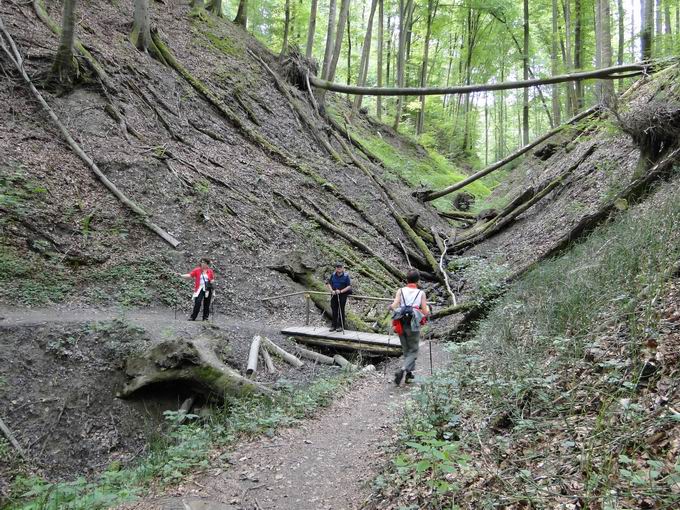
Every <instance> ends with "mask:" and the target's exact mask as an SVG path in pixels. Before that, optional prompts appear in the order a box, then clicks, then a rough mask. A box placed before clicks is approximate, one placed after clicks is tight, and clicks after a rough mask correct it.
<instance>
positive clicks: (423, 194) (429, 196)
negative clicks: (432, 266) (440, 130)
mask: <svg viewBox="0 0 680 510" xmlns="http://www.w3.org/2000/svg"><path fill="white" fill-rule="evenodd" d="M599 109H600V107H599V106H597V105H596V106H593V107H592V108H588V109H587V110H584V111H582V112H581V113H579V114H578V115H576V116H575V117H572V118H571V119H569V120H568V121H567V122H565V123H564V124H560V125H559V126H557V127H556V128H554V129H551V130H550V131H548V132H547V133H546V134H544V135H543V136H540V137H538V138H537V139H536V140H534V141H533V142H531V143H530V144H528V145H525V146H524V147H522V148H521V149H519V150H517V151H515V152H513V153H512V154H510V155H509V156H507V157H505V158H503V159H501V160H500V161H496V162H495V163H493V164H492V165H489V166H487V167H486V168H484V169H483V170H480V171H479V172H477V173H474V174H472V175H471V176H470V177H468V178H467V179H463V180H462V181H460V182H457V183H456V184H453V185H452V186H449V187H447V188H444V189H443V190H440V191H430V190H428V191H414V192H413V196H415V197H417V198H418V199H419V200H421V201H423V202H429V201H431V200H435V199H437V198H440V197H443V196H444V195H448V194H449V193H453V192H454V191H458V190H459V189H461V188H464V187H465V186H467V185H468V184H471V183H473V182H475V181H476V180H478V179H481V178H482V177H484V176H485V175H488V174H490V173H491V172H494V171H496V170H498V169H499V168H501V167H503V166H505V165H507V164H508V163H510V162H511V161H513V160H515V159H517V158H518V157H520V156H521V155H523V154H526V153H527V152H529V151H530V150H531V149H533V148H534V147H536V146H537V145H539V144H541V143H543V142H545V141H546V140H547V139H548V138H551V137H553V136H555V135H556V134H557V133H559V132H560V131H562V130H563V129H564V128H565V127H567V126H569V125H572V124H575V123H577V122H578V121H580V120H582V119H584V118H586V117H588V116H590V115H592V114H594V113H596V112H597V111H598V110H599Z"/></svg>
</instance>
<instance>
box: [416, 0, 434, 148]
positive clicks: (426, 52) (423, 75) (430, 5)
mask: <svg viewBox="0 0 680 510" xmlns="http://www.w3.org/2000/svg"><path fill="white" fill-rule="evenodd" d="M438 6H439V0H428V2H427V28H426V30H425V40H424V41H423V62H422V66H421V68H420V86H421V87H423V88H424V87H426V86H427V65H428V60H429V57H430V38H431V37H432V22H433V21H434V18H435V16H436V15H437V7H438ZM424 130H425V96H420V110H419V111H418V119H417V121H416V134H417V135H420V134H422V133H423V131H424Z"/></svg>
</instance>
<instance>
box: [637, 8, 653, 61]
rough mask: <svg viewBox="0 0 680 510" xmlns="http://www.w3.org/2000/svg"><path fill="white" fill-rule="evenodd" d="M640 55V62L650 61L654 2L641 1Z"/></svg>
mask: <svg viewBox="0 0 680 510" xmlns="http://www.w3.org/2000/svg"><path fill="white" fill-rule="evenodd" d="M640 7H641V17H640V19H641V29H640V53H641V55H642V60H643V61H644V62H647V61H649V60H651V59H652V34H653V32H654V0H641V2H640Z"/></svg>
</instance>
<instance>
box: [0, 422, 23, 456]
mask: <svg viewBox="0 0 680 510" xmlns="http://www.w3.org/2000/svg"><path fill="white" fill-rule="evenodd" d="M0 430H2V433H3V434H4V435H5V437H6V438H7V440H8V441H9V443H10V444H11V445H12V446H13V447H14V449H15V450H16V451H17V453H18V454H19V455H21V458H22V459H24V460H28V457H27V456H26V452H24V449H23V448H22V447H21V445H20V444H19V441H17V439H16V438H15V437H14V434H12V431H11V430H10V429H9V427H8V426H7V425H5V422H4V421H2V418H0Z"/></svg>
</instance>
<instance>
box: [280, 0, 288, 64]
mask: <svg viewBox="0 0 680 510" xmlns="http://www.w3.org/2000/svg"><path fill="white" fill-rule="evenodd" d="M289 33H290V0H286V4H285V7H284V14H283V42H282V43H281V53H280V54H279V58H280V57H282V56H283V55H284V54H285V53H286V52H287V51H288V34H289Z"/></svg>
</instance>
